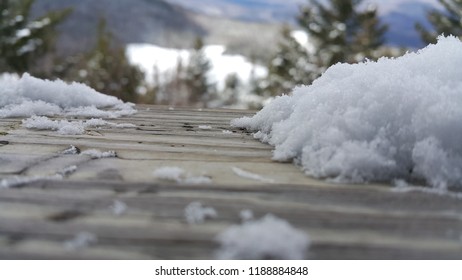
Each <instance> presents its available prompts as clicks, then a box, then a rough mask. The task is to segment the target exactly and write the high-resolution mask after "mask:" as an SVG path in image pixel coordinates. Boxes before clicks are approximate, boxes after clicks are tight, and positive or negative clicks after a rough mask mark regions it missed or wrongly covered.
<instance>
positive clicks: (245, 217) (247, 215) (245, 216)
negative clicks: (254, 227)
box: [239, 209, 253, 222]
mask: <svg viewBox="0 0 462 280" xmlns="http://www.w3.org/2000/svg"><path fill="white" fill-rule="evenodd" d="M239 217H241V220H242V221H243V222H247V221H250V220H252V219H253V211H252V210H250V209H244V210H242V211H241V212H240V213H239Z"/></svg>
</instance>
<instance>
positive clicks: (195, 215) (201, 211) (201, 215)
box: [184, 201, 218, 224]
mask: <svg viewBox="0 0 462 280" xmlns="http://www.w3.org/2000/svg"><path fill="white" fill-rule="evenodd" d="M184 215H185V218H186V221H187V222H188V224H202V223H203V222H204V221H205V220H206V219H214V218H216V217H217V216H218V215H217V211H216V210H215V209H213V208H212V207H205V206H203V205H202V203H200V202H198V201H194V202H191V203H190V204H188V205H187V206H186V208H185V209H184Z"/></svg>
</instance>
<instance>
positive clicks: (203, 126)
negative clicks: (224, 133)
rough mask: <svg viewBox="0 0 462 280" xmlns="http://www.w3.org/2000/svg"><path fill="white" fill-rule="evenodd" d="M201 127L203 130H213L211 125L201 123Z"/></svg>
mask: <svg viewBox="0 0 462 280" xmlns="http://www.w3.org/2000/svg"><path fill="white" fill-rule="evenodd" d="M198 127H199V129H202V130H211V129H212V127H211V126H210V125H199V126H198Z"/></svg>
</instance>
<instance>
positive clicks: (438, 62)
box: [232, 37, 462, 189]
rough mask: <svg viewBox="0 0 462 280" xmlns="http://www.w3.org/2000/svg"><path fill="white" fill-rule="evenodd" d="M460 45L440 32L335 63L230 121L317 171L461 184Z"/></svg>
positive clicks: (338, 176)
mask: <svg viewBox="0 0 462 280" xmlns="http://www.w3.org/2000/svg"><path fill="white" fill-rule="evenodd" d="M461 50H462V42H461V41H460V40H459V39H457V38H455V37H440V38H439V40H438V43H437V44H435V45H429V46H427V47H426V48H424V49H422V50H420V51H418V52H416V53H408V54H406V55H404V56H403V57H400V58H397V59H388V58H382V59H380V60H379V61H378V62H370V61H367V62H364V63H359V64H353V65H349V64H337V65H334V66H332V67H331V68H329V69H328V70H327V71H326V72H325V73H324V74H323V75H322V76H321V77H320V78H319V79H317V80H316V81H315V82H314V83H313V84H312V85H311V86H302V87H297V88H295V89H294V90H293V92H292V95H290V96H287V95H285V96H281V97H278V98H276V99H274V100H273V101H272V102H271V103H269V104H268V105H266V106H265V107H264V108H263V109H262V110H261V111H260V112H258V113H257V114H256V115H255V116H253V117H251V118H248V117H244V118H241V119H236V120H233V121H232V125H233V126H237V127H242V128H246V129H248V130H253V131H257V133H256V134H255V137H256V138H259V139H260V140H261V141H263V142H267V143H269V144H271V145H273V146H275V150H274V152H273V159H274V160H278V161H287V160H291V159H293V160H294V161H295V162H296V163H297V164H299V165H301V167H302V168H303V170H304V171H305V172H306V174H308V175H310V176H313V177H316V178H329V179H331V180H334V181H339V182H368V181H387V182H392V181H393V180H396V179H403V180H409V181H412V180H420V181H422V180H423V181H425V182H426V183H427V184H428V185H430V186H433V187H437V188H442V189H444V188H446V187H447V186H455V187H462V146H461V145H460V139H462V122H461V121H460V120H461V119H462V80H461V79H460V76H461V74H462V72H461V70H460V69H461V68H460V65H461V64H462V51H461Z"/></svg>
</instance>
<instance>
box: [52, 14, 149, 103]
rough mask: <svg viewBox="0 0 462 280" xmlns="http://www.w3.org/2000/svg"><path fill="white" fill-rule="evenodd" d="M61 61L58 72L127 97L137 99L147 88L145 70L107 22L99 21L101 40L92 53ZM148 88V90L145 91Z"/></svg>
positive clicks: (73, 79) (98, 35) (99, 89)
mask: <svg viewBox="0 0 462 280" xmlns="http://www.w3.org/2000/svg"><path fill="white" fill-rule="evenodd" d="M64 64H66V65H65V66H64V67H63V66H62V65H60V68H62V69H60V73H57V74H58V76H61V77H62V78H64V79H66V80H70V81H78V82H82V83H85V84H87V85H89V86H90V87H92V88H94V89H95V90H97V91H99V92H102V93H105V94H109V95H113V96H116V97H118V98H120V99H122V100H124V101H129V102H137V99H138V96H139V93H140V89H141V88H145V87H146V85H145V81H144V79H145V77H144V73H143V71H141V69H139V67H137V66H133V65H131V64H130V62H129V61H128V59H127V56H126V54H125V47H123V46H120V45H118V44H116V42H115V41H114V40H113V37H112V34H111V33H110V32H108V31H106V23H105V21H104V20H101V21H100V23H99V25H98V32H97V40H96V44H95V46H94V48H93V49H92V50H90V51H89V52H88V53H85V54H83V55H79V56H76V57H72V58H70V59H67V61H66V62H65V63H64ZM145 91H146V90H144V92H145Z"/></svg>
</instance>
